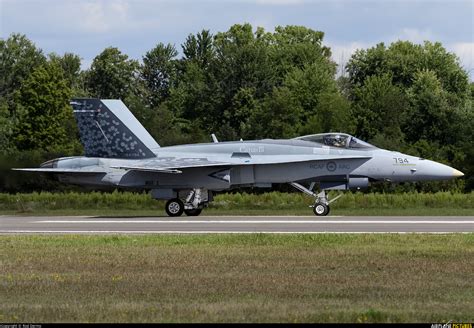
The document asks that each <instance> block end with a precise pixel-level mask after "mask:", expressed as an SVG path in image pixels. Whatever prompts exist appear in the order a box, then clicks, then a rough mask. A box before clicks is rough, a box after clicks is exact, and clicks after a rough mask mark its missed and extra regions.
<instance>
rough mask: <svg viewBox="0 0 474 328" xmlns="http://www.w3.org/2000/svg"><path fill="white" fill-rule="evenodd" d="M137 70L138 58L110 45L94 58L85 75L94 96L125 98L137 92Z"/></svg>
mask: <svg viewBox="0 0 474 328" xmlns="http://www.w3.org/2000/svg"><path fill="white" fill-rule="evenodd" d="M137 70H138V62H137V61H136V60H133V59H128V56H127V55H125V54H122V53H121V52H120V50H119V49H117V48H113V47H109V48H106V49H105V50H104V51H102V52H101V53H100V54H99V55H98V56H96V57H95V58H94V60H93V62H92V65H91V68H90V69H89V71H88V72H87V74H86V77H85V79H86V80H85V83H86V87H87V89H88V91H89V92H90V94H91V95H92V96H94V97H98V98H105V99H125V98H126V97H127V96H128V95H129V94H130V93H134V92H136V75H137Z"/></svg>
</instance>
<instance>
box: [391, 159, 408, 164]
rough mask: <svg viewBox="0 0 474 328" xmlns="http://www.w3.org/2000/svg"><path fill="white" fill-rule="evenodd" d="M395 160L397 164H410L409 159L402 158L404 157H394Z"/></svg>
mask: <svg viewBox="0 0 474 328" xmlns="http://www.w3.org/2000/svg"><path fill="white" fill-rule="evenodd" d="M393 160H394V161H395V164H408V163H409V161H408V158H402V157H394V158H393Z"/></svg>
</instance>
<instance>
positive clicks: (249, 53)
mask: <svg viewBox="0 0 474 328" xmlns="http://www.w3.org/2000/svg"><path fill="white" fill-rule="evenodd" d="M323 38H324V33H323V32H321V31H315V30H312V29H309V28H306V27H303V26H279V27H276V28H275V30H274V31H273V32H269V31H265V30H264V29H263V28H261V27H258V28H256V29H254V28H253V27H252V26H251V25H250V24H242V25H240V24H236V25H233V26H231V27H230V28H229V30H227V31H225V32H218V33H216V34H214V35H213V34H211V33H210V31H208V30H202V31H200V32H198V33H196V34H190V35H189V36H188V37H187V38H186V40H184V42H183V43H182V44H181V47H180V50H181V54H179V52H178V49H177V48H176V46H175V45H172V44H163V43H158V44H157V45H156V46H155V47H154V48H153V49H150V50H149V51H148V52H146V53H145V54H144V55H143V57H142V58H141V60H140V61H137V60H135V59H131V58H129V57H128V56H127V55H126V54H124V53H122V52H121V51H120V50H119V49H118V48H115V47H108V48H106V49H104V50H103V51H102V52H101V53H100V54H98V55H97V56H96V57H95V58H94V60H93V62H92V64H91V66H90V68H88V69H86V70H81V59H80V57H79V56H78V55H77V54H73V53H65V54H63V55H58V54H54V53H52V54H47V55H46V54H44V53H43V51H42V50H41V48H39V47H37V46H36V45H35V44H34V43H33V42H32V41H31V40H29V39H28V38H27V37H26V36H25V35H21V34H12V35H10V36H9V37H8V38H7V39H2V40H0V155H1V156H2V158H3V161H2V163H1V164H0V166H1V167H2V169H3V172H4V173H5V172H6V169H7V168H9V167H12V166H14V165H18V166H20V165H22V166H25V165H28V164H29V165H30V166H34V165H38V164H39V163H40V162H41V161H42V160H46V159H50V158H51V157H55V156H56V157H58V156H69V155H80V154H81V153H82V151H83V150H82V146H81V145H80V143H79V138H78V132H77V127H76V125H75V121H74V119H73V115H72V110H71V108H70V106H69V101H70V99H71V98H73V97H98V98H104V99H105V98H108V99H110V98H112V99H122V100H123V101H124V103H125V104H126V105H127V106H128V107H129V108H130V109H131V111H132V112H133V113H134V115H135V116H136V117H137V118H138V120H139V121H140V122H141V123H142V124H143V125H144V126H145V128H146V129H147V130H148V131H149V132H150V134H151V135H152V136H153V137H155V139H156V140H157V141H158V142H159V143H160V145H162V146H166V145H173V144H181V143H195V142H208V141H210V136H209V135H210V133H215V134H216V135H217V136H218V138H219V139H220V140H222V141H223V140H238V139H240V138H242V139H244V140H251V139H260V138H291V137H296V136H299V135H304V134H313V133H320V132H331V131H333V132H334V131H337V132H346V133H349V134H353V135H355V136H357V137H359V138H361V139H362V140H366V141H368V142H370V143H373V144H374V145H376V146H379V147H382V148H386V149H393V150H398V151H402V152H405V153H408V154H411V155H415V156H421V157H425V158H429V159H433V160H436V161H439V162H443V163H446V164H449V165H451V166H454V167H456V168H457V169H459V170H461V171H463V172H464V173H466V177H465V178H464V179H458V180H456V181H451V182H444V183H425V184H414V185H413V184H410V185H405V186H403V185H402V186H401V187H400V186H399V187H397V188H401V189H403V190H411V189H415V188H416V189H418V190H425V191H436V190H440V189H448V190H457V191H460V190H464V191H469V190H472V189H473V188H474V132H473V130H474V129H473V128H474V123H473V121H474V120H473V119H474V108H473V106H474V105H473V104H474V102H473V99H474V84H473V83H470V82H469V78H468V74H467V72H466V70H465V69H463V67H462V66H461V64H460V61H459V59H458V58H457V57H456V55H454V54H453V53H450V52H448V51H447V50H446V49H445V48H444V47H443V46H442V44H441V43H438V42H436V43H432V42H428V41H426V42H424V43H423V44H414V43H412V42H409V41H397V42H393V43H391V44H390V45H385V44H384V43H379V44H377V45H376V46H374V47H372V48H368V49H359V50H357V51H356V52H355V53H354V54H353V55H352V56H351V58H350V59H349V61H348V63H347V64H346V67H345V70H344V73H343V74H342V76H336V70H337V64H336V63H335V62H334V61H333V60H332V59H331V49H330V48H329V47H328V46H325V45H324V44H323ZM38 184H41V187H42V188H47V187H50V188H53V189H54V188H57V186H56V185H49V184H48V183H47V182H45V181H44V180H42V179H41V178H37V177H35V178H32V177H31V176H29V177H28V178H24V177H20V176H19V175H15V174H14V175H12V174H10V173H9V174H6V173H5V174H2V177H0V189H1V190H3V191H21V190H25V191H26V190H33V189H37V188H38V187H40V186H39V185H38ZM45 186H46V187H45ZM379 188H382V189H384V188H386V186H383V185H382V186H381V187H379Z"/></svg>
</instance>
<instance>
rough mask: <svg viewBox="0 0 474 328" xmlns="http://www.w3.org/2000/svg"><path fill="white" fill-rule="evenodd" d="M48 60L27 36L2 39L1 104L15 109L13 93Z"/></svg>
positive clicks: (12, 36) (0, 61)
mask: <svg viewBox="0 0 474 328" xmlns="http://www.w3.org/2000/svg"><path fill="white" fill-rule="evenodd" d="M45 62H46V58H45V56H44V55H43V52H42V51H41V49H38V48H37V47H36V46H35V45H34V44H33V42H31V41H30V40H28V39H27V38H26V36H25V35H22V34H12V35H10V36H9V37H8V39H6V40H3V39H0V102H7V104H8V106H9V108H10V109H11V108H12V107H13V104H12V102H13V93H14V92H15V91H16V90H18V89H19V88H20V86H21V83H22V81H23V80H24V79H26V78H27V77H28V76H29V74H30V73H31V71H32V70H34V69H35V68H36V67H38V66H40V65H42V64H44V63H45Z"/></svg>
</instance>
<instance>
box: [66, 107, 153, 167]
mask: <svg viewBox="0 0 474 328" xmlns="http://www.w3.org/2000/svg"><path fill="white" fill-rule="evenodd" d="M71 105H72V108H73V110H74V115H75V117H76V121H77V125H78V127H79V133H80V135H81V141H82V144H83V145H84V150H85V155H86V156H88V157H106V158H130V159H134V158H135V159H140V158H150V157H156V155H155V153H154V152H155V151H156V149H157V148H159V147H160V146H159V145H158V144H157V143H156V141H155V140H154V139H153V137H152V136H151V135H150V134H149V133H148V131H147V130H145V128H144V127H143V126H142V125H141V124H140V122H139V121H138V120H137V119H136V118H135V116H133V114H132V113H131V112H130V110H129V109H128V108H127V106H125V104H124V103H123V102H122V101H121V100H101V99H73V100H72V101H71Z"/></svg>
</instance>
